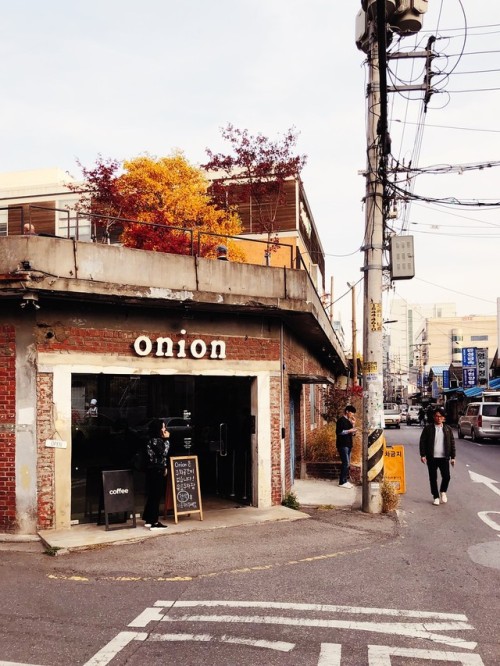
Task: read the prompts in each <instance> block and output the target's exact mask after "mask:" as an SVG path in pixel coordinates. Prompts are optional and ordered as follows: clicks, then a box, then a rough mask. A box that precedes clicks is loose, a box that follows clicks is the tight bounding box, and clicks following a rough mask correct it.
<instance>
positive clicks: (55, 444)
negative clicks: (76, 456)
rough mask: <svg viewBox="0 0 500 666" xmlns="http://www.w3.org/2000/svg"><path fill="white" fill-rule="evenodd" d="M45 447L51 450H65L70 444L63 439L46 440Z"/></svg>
mask: <svg viewBox="0 0 500 666" xmlns="http://www.w3.org/2000/svg"><path fill="white" fill-rule="evenodd" d="M45 446H46V447H48V448H49V449H65V448H67V446H68V443H67V442H65V441H64V440H63V439H46V440H45Z"/></svg>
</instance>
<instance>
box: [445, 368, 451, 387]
mask: <svg viewBox="0 0 500 666" xmlns="http://www.w3.org/2000/svg"><path fill="white" fill-rule="evenodd" d="M443 388H444V389H448V388H450V371H449V370H443Z"/></svg>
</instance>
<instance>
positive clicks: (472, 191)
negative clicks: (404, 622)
mask: <svg viewBox="0 0 500 666" xmlns="http://www.w3.org/2000/svg"><path fill="white" fill-rule="evenodd" d="M428 6H429V10H428V12H427V13H426V14H425V15H424V16H423V23H424V25H423V29H422V31H421V32H420V33H419V34H418V35H416V36H413V37H405V38H404V39H402V40H399V39H397V38H396V39H394V40H393V42H392V44H391V46H390V50H391V51H412V50H419V51H421V50H422V49H423V48H424V46H425V44H426V42H427V40H428V39H429V37H430V36H431V35H436V36H437V40H436V42H435V46H434V50H435V52H436V53H437V54H438V57H436V58H435V59H434V60H433V63H432V70H433V71H434V72H436V74H435V76H434V77H433V79H432V82H433V87H434V88H435V89H436V92H435V93H434V94H433V95H432V96H431V99H430V102H429V104H428V108H427V111H426V113H425V114H423V112H422V109H423V106H422V101H421V100H422V93H421V92H417V93H407V92H402V91H399V92H395V93H390V94H389V100H388V105H389V116H390V125H389V131H390V134H391V139H392V154H393V155H394V157H395V159H397V160H398V163H399V164H400V165H403V164H404V165H406V166H408V164H409V162H411V165H412V166H414V167H415V166H418V167H420V168H427V167H432V166H436V165H453V166H459V165H475V168H474V169H472V170H467V169H462V173H452V174H448V173H435V172H434V173H422V174H420V175H419V176H418V177H417V178H415V180H414V182H413V185H412V189H413V192H414V194H415V195H417V196H418V197H419V199H418V200H416V201H413V202H412V203H411V205H408V206H404V205H403V204H402V203H401V201H400V202H398V203H397V205H396V211H397V213H396V217H395V218H394V219H391V220H390V225H391V229H392V230H393V231H394V232H395V233H411V234H412V235H413V236H414V239H415V266H416V276H415V278H414V279H412V280H404V281H397V282H394V283H392V284H391V283H390V282H389V281H386V289H385V290H384V294H383V308H384V316H386V313H388V312H389V309H390V303H391V300H392V299H394V298H402V299H404V300H406V301H408V302H409V303H432V302H454V303H456V306H457V314H458V315H464V316H465V315H470V314H489V315H495V314H496V299H497V297H498V296H500V287H499V284H500V280H499V276H500V270H499V263H500V252H499V248H500V242H499V237H500V216H499V213H500V209H499V207H494V206H493V207H491V206H490V207H485V206H482V207H480V208H477V207H475V206H470V205H467V206H456V205H455V206H451V205H443V204H442V203H440V202H430V203H429V202H428V201H426V199H429V198H434V199H443V198H448V197H449V198H453V199H455V200H457V201H460V202H462V203H464V202H466V203H470V202H471V200H479V201H481V202H482V203H485V202H488V203H490V204H491V203H493V202H495V201H496V200H498V201H499V202H500V192H499V191H498V187H497V184H498V170H499V167H498V166H491V167H484V168H478V166H479V165H486V164H488V163H491V162H495V160H499V161H500V122H499V120H498V118H499V116H498V109H499V108H500V48H499V44H500V40H499V36H500V3H498V0H481V2H478V0H429V2H428ZM359 9H360V1H359V0H353V1H352V2H338V1H337V0H236V1H235V0H214V1H213V2H206V0H144V1H143V2H141V3H138V2H136V1H134V2H132V1H131V0H106V1H105V2H102V0H85V1H83V0H73V1H72V2H62V1H59V0H45V2H43V3H41V2H39V0H25V1H24V2H22V3H4V6H3V8H2V28H3V29H2V40H1V42H0V49H1V55H2V63H3V66H2V68H1V70H0V87H1V90H2V104H1V105H0V145H1V146H2V150H1V151H0V172H7V171H23V170H29V169H37V168H46V167H59V168H61V169H64V170H65V171H68V172H69V173H70V174H71V175H73V176H75V177H79V176H80V171H79V169H78V166H77V160H78V161H80V162H81V163H83V164H84V165H86V166H92V165H93V164H94V163H95V160H96V158H97V156H98V155H99V154H100V155H102V156H103V157H105V158H106V157H113V158H116V159H119V160H122V159H131V158H133V157H136V156H138V155H141V154H144V153H149V154H151V155H155V156H164V155H168V154H170V153H171V152H172V151H173V150H175V149H181V150H182V151H183V152H184V154H185V156H186V157H187V159H188V160H189V161H191V162H192V163H195V164H201V163H203V162H204V161H206V152H205V150H206V148H210V149H212V150H214V151H219V150H221V151H224V150H226V149H227V145H226V144H225V143H224V142H223V141H222V139H221V135H220V129H221V128H222V127H223V126H225V125H226V124H227V123H228V122H230V123H232V124H233V125H235V126H236V127H239V128H242V129H243V128H246V129H248V130H249V131H250V132H251V133H252V134H257V133H262V134H263V135H265V136H268V137H269V138H272V139H277V138H278V137H279V135H281V134H283V133H285V132H286V130H287V129H288V128H290V127H295V128H296V129H297V130H298V132H299V133H300V134H299V139H298V144H297V150H298V152H300V153H303V154H306V155H307V165H306V167H305V168H304V170H303V172H302V179H303V181H304V186H305V190H306V193H307V197H308V200H309V204H310V206H311V210H312V213H313V216H314V220H315V224H316V227H317V229H318V231H319V234H320V238H321V242H322V245H323V249H324V251H325V254H326V267H327V277H326V286H327V291H329V290H330V284H331V276H333V285H334V286H333V300H334V304H333V311H334V316H335V318H340V319H341V321H342V323H343V326H344V329H345V330H346V333H347V334H348V333H349V329H350V325H351V324H350V322H351V295H350V290H349V288H348V286H347V283H350V284H357V287H356V293H357V297H356V303H357V308H356V310H357V312H358V314H357V318H358V320H361V319H362V308H363V297H362V293H363V291H362V284H361V282H359V284H358V281H360V280H361V279H362V272H361V270H360V269H361V267H362V265H363V260H364V259H363V254H362V252H361V249H360V248H361V247H362V244H363V234H364V227H365V218H364V215H365V212H364V207H363V201H362V200H363V197H364V192H365V180H364V177H363V175H362V173H363V171H364V169H365V166H366V157H365V156H366V129H365V127H366V120H365V118H366V106H367V105H366V94H365V93H366V76H367V69H366V63H365V59H366V58H365V54H364V53H363V52H362V51H360V50H358V49H357V48H356V45H355V28H354V26H355V16H356V14H357V12H358V11H359ZM389 70H390V74H389V78H390V81H389V83H390V84H391V83H392V84H396V83H398V84H399V85H404V84H407V83H409V82H413V83H422V80H423V73H424V72H423V61H422V60H421V59H415V58H414V59H411V60H407V61H405V62H404V63H403V62H402V61H395V60H393V61H390V63H389ZM422 119H424V120H423V132H420V130H421V125H422ZM416 148H418V149H416ZM401 186H402V187H406V184H405V183H401ZM348 337H349V335H348Z"/></svg>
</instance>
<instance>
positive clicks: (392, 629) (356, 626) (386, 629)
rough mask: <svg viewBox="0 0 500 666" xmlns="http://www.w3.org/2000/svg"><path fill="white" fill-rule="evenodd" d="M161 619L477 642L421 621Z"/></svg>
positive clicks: (451, 626) (454, 626)
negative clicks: (447, 633)
mask: <svg viewBox="0 0 500 666" xmlns="http://www.w3.org/2000/svg"><path fill="white" fill-rule="evenodd" d="M162 622H172V623H173V622H214V623H221V622H222V623H225V624H234V623H238V624H269V625H270V624H279V625H283V626H293V627H296V626H297V625H299V626H301V627H321V628H325V629H347V630H351V631H369V632H373V633H378V634H394V635H396V636H407V637H409V638H422V639H426V640H430V641H434V642H436V643H444V644H445V645H453V646H455V647H460V648H462V649H465V650H474V648H475V647H476V645H477V643H474V642H467V641H464V640H463V639H462V638H454V637H453V636H444V635H441V634H436V633H432V631H431V630H429V629H427V627H426V625H425V624H420V623H418V624H417V623H414V624H411V623H407V624H406V623H403V622H394V623H393V624H388V623H383V622H380V623H377V622H352V621H349V620H319V619H305V618H300V619H297V618H296V617H280V616H272V615H180V616H178V617H174V616H173V615H165V616H164V617H163V618H162ZM473 628H474V627H472V626H471V625H470V624H465V623H462V622H449V623H443V624H442V625H436V624H433V625H431V629H432V630H433V631H436V630H438V631H439V630H442V631H450V630H457V631H462V630H465V629H473Z"/></svg>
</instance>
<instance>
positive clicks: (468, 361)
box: [462, 347, 477, 368]
mask: <svg viewBox="0 0 500 666" xmlns="http://www.w3.org/2000/svg"><path fill="white" fill-rule="evenodd" d="M476 352H477V349H476V347H464V348H463V349H462V368H475V367H476V366H477V355H476Z"/></svg>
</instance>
